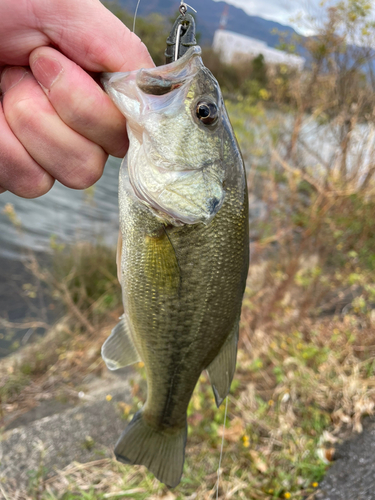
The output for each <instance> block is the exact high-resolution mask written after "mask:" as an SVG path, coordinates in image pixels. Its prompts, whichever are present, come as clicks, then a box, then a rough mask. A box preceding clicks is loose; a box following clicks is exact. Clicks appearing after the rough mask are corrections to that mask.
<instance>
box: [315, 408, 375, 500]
mask: <svg viewBox="0 0 375 500" xmlns="http://www.w3.org/2000/svg"><path fill="white" fill-rule="evenodd" d="M315 499H316V500H375V419H374V418H368V419H366V420H365V421H364V429H363V432H362V433H361V434H355V435H353V436H352V437H351V438H350V439H348V440H347V441H344V442H343V443H342V444H341V445H339V446H337V447H336V452H335V461H334V463H333V465H332V466H331V467H330V468H329V469H328V472H327V474H326V476H325V478H324V480H323V481H322V482H321V483H320V485H319V492H318V493H317V495H316V497H315Z"/></svg>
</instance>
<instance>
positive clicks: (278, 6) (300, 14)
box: [216, 0, 322, 34]
mask: <svg viewBox="0 0 375 500" xmlns="http://www.w3.org/2000/svg"><path fill="white" fill-rule="evenodd" d="M216 1H219V0H216ZM226 2H227V3H230V4H232V5H235V6H236V7H240V8H241V9H243V10H244V11H245V12H247V14H250V15H253V16H259V17H263V18H265V19H272V20H273V21H277V22H279V23H281V24H286V25H289V26H293V27H294V28H295V29H296V30H297V31H300V32H303V33H305V34H307V32H309V31H311V30H310V28H309V27H308V18H309V16H319V13H321V12H322V7H321V0H267V1H266V2H265V1H264V0H226Z"/></svg>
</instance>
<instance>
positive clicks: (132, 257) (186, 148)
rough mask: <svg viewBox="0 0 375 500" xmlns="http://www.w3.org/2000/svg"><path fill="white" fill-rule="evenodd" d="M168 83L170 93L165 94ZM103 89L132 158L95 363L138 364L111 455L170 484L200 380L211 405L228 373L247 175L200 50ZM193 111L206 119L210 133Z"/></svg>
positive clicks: (243, 265) (110, 80)
mask: <svg viewBox="0 0 375 500" xmlns="http://www.w3.org/2000/svg"><path fill="white" fill-rule="evenodd" d="M168 78H170V79H171V81H173V82H178V85H177V84H176V85H175V84H173V85H170V86H169V87H170V88H169V87H168ZM148 81H149V82H150V85H149V86H148V83H147V82H148ZM158 81H160V90H158V88H157V87H158ZM166 82H167V83H166ZM104 84H105V88H106V90H107V92H108V93H109V95H110V96H111V98H112V99H113V100H114V102H115V104H116V105H117V106H118V107H119V109H120V110H121V111H122V112H123V113H124V115H125V116H126V118H127V126H128V131H129V139H130V149H129V154H128V159H127V160H124V162H123V164H122V167H121V171H120V183H119V209H120V233H121V236H120V240H119V257H120V258H119V259H118V266H119V268H120V273H119V276H120V281H121V286H122V293H123V303H124V310H125V314H124V317H123V318H122V319H121V321H120V323H119V325H118V326H117V327H115V329H114V330H113V331H112V334H111V336H110V337H109V338H108V340H107V341H106V342H105V344H104V345H103V349H102V354H103V358H104V360H105V361H106V363H107V366H108V367H109V368H110V369H116V368H120V367H122V366H126V365H127V364H131V363H134V362H136V361H138V360H142V361H143V362H144V365H145V370H146V378H147V400H146V402H145V405H144V406H143V408H142V409H141V410H140V411H139V412H137V413H136V415H135V416H134V418H133V420H132V421H131V422H130V424H129V425H128V427H127V428H126V429H125V431H124V433H123V434H122V436H121V437H120V439H119V441H118V443H117V444H116V447H115V454H116V457H117V458H118V459H119V460H120V461H123V462H125V463H132V464H143V465H146V466H147V467H148V468H149V470H150V471H151V472H153V473H154V474H155V476H156V477H157V478H158V479H159V480H160V481H162V482H164V483H165V484H167V485H169V486H176V485H177V484H178V483H179V481H180V478H181V474H182V469H183V463H184V453H185V443H186V436H187V408H188V404H189V401H190V398H191V395H192V393H193V390H194V388H195V386H196V384H197V381H198V379H199V377H200V374H201V373H202V371H203V370H205V369H207V371H208V374H209V378H210V381H211V383H212V387H213V391H214V396H215V399H216V404H217V405H218V406H219V405H220V404H221V402H222V401H223V399H224V398H225V397H226V395H227V393H228V391H229V389H230V384H231V381H232V377H233V374H234V370H235V364H236V353H237V341H238V324H239V317H240V312H241V303H242V297H243V293H244V289H245V283H246V277H247V270H248V262H249V235H248V230H249V229H248V195H247V185H246V177H245V171H244V166H243V161H242V157H241V154H240V151H239V149H238V145H237V142H236V140H235V137H234V134H233V130H232V128H231V125H230V122H229V119H228V116H227V113H226V110H225V106H224V102H223V100H222V97H221V94H220V89H219V86H218V84H217V82H216V80H215V79H214V77H213V76H212V74H211V73H210V72H209V71H208V70H207V68H205V67H204V65H203V63H202V60H201V58H200V49H199V47H192V48H190V49H188V51H187V52H186V54H185V55H184V56H183V57H182V58H181V59H180V60H178V61H176V62H174V63H171V64H169V65H166V66H163V67H159V68H153V69H151V70H147V73H142V70H140V71H139V72H133V73H125V74H114V75H111V74H109V75H107V77H106V78H105V81H104ZM202 102H203V103H206V102H208V103H210V107H209V108H208V107H206V108H205V107H204V106H205V104H203V109H210V110H213V112H214V113H215V116H214V117H213V119H212V120H209V122H208V124H207V125H206V124H205V123H204V121H203V119H205V117H206V115H204V116H203V119H202V121H200V118H199V115H198V111H197V109H199V106H200V103H202ZM210 112H211V111H210ZM126 346H128V348H126Z"/></svg>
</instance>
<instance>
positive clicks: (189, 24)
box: [165, 0, 197, 64]
mask: <svg viewBox="0 0 375 500" xmlns="http://www.w3.org/2000/svg"><path fill="white" fill-rule="evenodd" d="M188 7H189V8H190V9H191V10H193V11H194V12H196V10H195V9H194V8H193V7H191V6H190V5H188V4H187V3H185V2H184V1H183V0H181V3H180V7H179V9H178V10H179V12H180V15H179V16H178V18H177V19H176V21H175V22H174V24H173V27H172V31H171V32H170V34H169V37H168V39H167V49H166V51H165V61H166V63H167V64H169V63H171V62H173V61H177V59H179V58H180V57H182V56H183V55H184V54H185V52H186V51H187V50H188V49H189V47H192V46H193V45H197V41H196V39H195V21H194V18H193V16H191V15H190V14H187V13H186V12H187V9H188Z"/></svg>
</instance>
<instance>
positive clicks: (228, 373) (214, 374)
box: [207, 322, 239, 408]
mask: <svg viewBox="0 0 375 500" xmlns="http://www.w3.org/2000/svg"><path fill="white" fill-rule="evenodd" d="M238 328H239V325H238V322H236V325H235V327H234V328H233V331H232V332H231V333H230V334H229V336H228V338H227V340H226V341H225V344H224V345H223V347H222V348H221V350H220V352H219V354H218V355H217V356H216V358H215V359H214V360H213V361H212V363H211V364H210V365H209V366H208V367H207V372H208V376H209V379H210V382H211V385H212V389H213V391H214V396H215V401H216V406H217V407H218V408H219V406H220V405H221V403H222V402H223V401H224V399H225V398H226V396H227V395H228V393H229V390H230V385H231V383H232V380H233V375H234V372H235V370H236V359H237V343H238Z"/></svg>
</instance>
